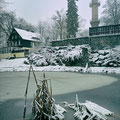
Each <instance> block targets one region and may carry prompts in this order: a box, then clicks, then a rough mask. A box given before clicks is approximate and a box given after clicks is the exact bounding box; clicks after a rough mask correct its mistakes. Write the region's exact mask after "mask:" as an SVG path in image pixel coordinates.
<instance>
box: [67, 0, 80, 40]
mask: <svg viewBox="0 0 120 120" xmlns="http://www.w3.org/2000/svg"><path fill="white" fill-rule="evenodd" d="M76 1H78V0H68V10H67V34H68V35H67V37H68V38H73V37H76V32H77V31H78V27H79V23H78V14H77V11H78V7H77V5H76Z"/></svg>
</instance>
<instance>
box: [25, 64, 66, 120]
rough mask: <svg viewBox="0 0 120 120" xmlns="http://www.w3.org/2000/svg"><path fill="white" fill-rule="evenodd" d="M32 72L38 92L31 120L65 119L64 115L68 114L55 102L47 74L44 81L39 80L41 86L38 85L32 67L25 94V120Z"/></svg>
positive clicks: (35, 96)
mask: <svg viewBox="0 0 120 120" xmlns="http://www.w3.org/2000/svg"><path fill="white" fill-rule="evenodd" d="M31 71H32V72H33V76H34V78H35V82H36V85H37V90H36V93H35V95H34V99H33V102H32V117H31V119H30V120H62V119H64V115H63V113H64V112H66V110H65V109H64V108H62V107H61V106H60V105H57V104H55V100H54V99H53V97H52V87H51V80H49V79H46V77H45V73H44V74H43V80H39V81H40V84H38V81H37V78H36V76H35V73H34V71H33V68H32V66H30V70H29V75H28V82H27V87H26V92H25V106H24V113H23V119H24V120H25V115H26V101H27V91H28V85H29V81H30V73H31ZM48 80H49V81H50V86H48Z"/></svg>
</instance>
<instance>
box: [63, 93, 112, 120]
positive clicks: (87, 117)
mask: <svg viewBox="0 0 120 120" xmlns="http://www.w3.org/2000/svg"><path fill="white" fill-rule="evenodd" d="M64 104H65V107H68V108H71V109H73V110H74V111H75V113H74V115H73V116H74V118H75V119H76V120H107V116H113V115H114V113H113V112H111V111H109V110H107V109H105V108H103V107H101V106H99V105H97V104H95V103H93V102H90V101H86V102H85V103H80V102H79V100H78V95H76V101H75V103H74V104H68V103H67V102H64Z"/></svg>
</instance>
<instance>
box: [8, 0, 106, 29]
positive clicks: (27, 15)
mask: <svg viewBox="0 0 120 120" xmlns="http://www.w3.org/2000/svg"><path fill="white" fill-rule="evenodd" d="M90 1H91V0H79V1H78V2H77V6H78V14H79V16H81V17H82V18H84V19H86V25H85V28H88V27H90V24H89V21H90V19H91V8H90V7H89V3H90ZM100 1H101V6H100V7H99V17H100V16H101V12H102V10H103V9H102V6H103V5H104V4H105V1H106V0H100ZM6 2H8V3H10V4H8V5H7V7H6V8H7V9H8V10H11V11H15V13H16V15H17V17H23V18H24V19H25V20H26V21H27V22H30V23H32V24H33V25H37V23H38V21H39V20H47V19H48V18H51V16H52V15H54V14H55V11H57V10H61V9H64V10H67V0H6Z"/></svg>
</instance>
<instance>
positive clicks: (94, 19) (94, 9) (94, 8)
mask: <svg viewBox="0 0 120 120" xmlns="http://www.w3.org/2000/svg"><path fill="white" fill-rule="evenodd" d="M99 6H100V2H99V1H98V0H92V2H91V3H90V7H91V8H92V20H91V21H90V24H91V27H97V26H99V23H100V21H99V20H98V7H99Z"/></svg>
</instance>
